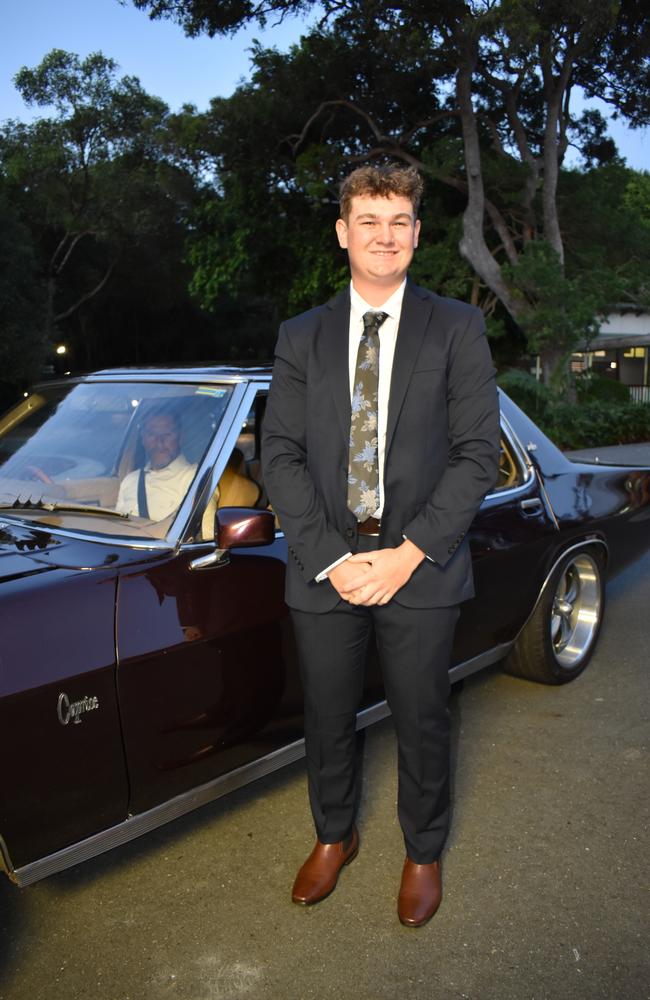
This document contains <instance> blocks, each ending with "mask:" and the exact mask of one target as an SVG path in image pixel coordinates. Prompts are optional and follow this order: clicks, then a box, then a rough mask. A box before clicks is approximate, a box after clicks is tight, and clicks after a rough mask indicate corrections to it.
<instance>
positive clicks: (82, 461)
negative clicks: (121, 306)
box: [0, 368, 650, 885]
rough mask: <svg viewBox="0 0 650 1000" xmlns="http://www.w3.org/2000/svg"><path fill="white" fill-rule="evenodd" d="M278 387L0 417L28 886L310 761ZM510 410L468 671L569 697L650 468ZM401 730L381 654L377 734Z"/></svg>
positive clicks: (462, 667) (642, 523) (18, 846)
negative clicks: (272, 447)
mask: <svg viewBox="0 0 650 1000" xmlns="http://www.w3.org/2000/svg"><path fill="white" fill-rule="evenodd" d="M270 378H271V373H270V371H269V370H267V369H248V370H243V369H227V368H201V369H193V370H183V371H181V370H178V371H157V370H145V371H138V372H134V371H108V372H101V373H99V374H95V375H90V376H88V377H85V378H81V379H74V380H69V381H66V382H52V383H48V384H47V385H43V386H40V387H38V388H37V389H36V390H35V391H34V392H33V393H32V394H31V395H30V396H28V397H27V398H25V399H24V400H23V401H22V402H21V403H20V404H19V405H18V406H16V407H15V408H14V409H13V410H11V411H10V412H9V413H7V414H5V416H4V417H2V418H0V581H1V582H0V602H1V603H0V612H1V615H2V619H1V621H2V627H1V630H0V759H1V760H2V762H3V770H2V800H1V802H0V865H1V866H2V867H4V869H5V870H6V871H7V873H8V874H9V876H10V878H12V879H13V880H14V881H15V882H17V883H18V884H19V885H27V884H29V883H30V882H33V881H35V880H37V879H39V878H43V877H44V876H46V875H49V874H51V873H53V872H57V871H60V870H62V869H64V868H67V867H68V866H70V865H74V864H77V863H78V862H80V861H83V860H85V859H86V858H90V857H92V856H93V855H96V854H98V853H100V852H102V851H106V850H108V849H109V848H111V847H114V846H116V845H118V844H121V843H124V842H125V841H128V840H130V839H132V838H134V837H137V836H139V835H140V834H143V833H146V832H147V831H148V830H151V829H153V828H154V827H156V826H158V825H160V824H162V823H165V822H167V821H168V820H171V819H174V818H175V817H177V816H180V815H181V814H183V813H185V812H188V811H189V810H191V809H195V808H196V807H197V806H200V805H202V804H203V803H205V802H208V801H210V800H211V799H214V798H216V797H218V796H220V795H223V794H224V793H226V792H228V791H230V790H231V789H233V788H235V787H237V786H239V785H242V784H244V783H246V782H249V781H251V780H253V779H254V778H256V777H259V776H260V775H263V774H266V773H267V772H269V771H272V770H274V769H275V768H278V767H280V766H281V765H282V764H285V763H287V762H289V761H292V760H295V759H296V758H298V757H300V756H301V755H302V754H303V739H302V715H301V700H302V699H301V691H300V684H299V680H298V676H297V671H296V661H295V655H294V645H293V638H292V633H291V627H290V622H289V617H288V614H287V609H286V607H285V604H284V601H283V586H284V569H285V564H286V544H285V540H284V537H283V535H282V531H281V530H280V529H279V528H278V526H277V525H276V524H275V519H274V516H273V513H272V511H271V510H269V508H268V497H267V496H266V493H265V490H264V483H263V482H262V480H261V475H260V454H259V451H260V448H259V445H260V430H261V426H262V423H263V420H264V408H265V404H266V394H267V392H268V388H269V382H270ZM501 403H502V451H501V466H500V480H499V483H498V484H497V486H496V488H495V489H494V492H492V493H491V494H489V496H487V497H486V499H485V501H484V502H483V504H482V506H481V509H480V512H479V514H478V516H477V517H476V520H475V521H474V524H473V527H472V531H471V549H472V553H473V559H474V567H475V577H476V584H477V596H476V598H475V599H474V600H472V601H470V602H468V603H467V604H465V605H464V606H463V610H462V616H461V620H460V625H459V627H458V632H457V639H456V644H455V648H454V657H453V668H452V671H451V675H452V679H453V680H457V679H459V678H462V677H464V676H466V675H468V674H471V673H473V672H474V671H476V670H479V669H481V668H482V667H484V666H487V665H489V664H493V663H496V662H497V661H503V662H504V665H505V668H506V669H507V670H509V671H511V672H513V673H516V674H519V675H521V676H523V677H527V678H530V679H533V680H537V681H542V682H546V683H556V684H558V683H563V682H565V681H570V680H572V679H573V678H574V677H576V676H577V675H578V674H579V673H580V672H581V671H582V670H583V669H584V667H585V666H586V664H587V662H588V659H589V657H590V654H591V653H592V651H593V648H594V644H595V642H596V638H597V635H598V630H599V627H600V624H601V621H602V616H603V608H604V598H605V593H604V579H605V576H606V575H607V574H610V573H613V572H616V571H617V570H618V569H620V568H621V567H622V566H624V565H625V564H626V563H627V562H629V561H630V560H631V559H633V558H635V557H636V556H638V555H639V554H640V553H641V552H643V551H645V549H647V548H648V547H649V546H650V470H648V469H645V468H621V467H614V466H612V467H606V466H603V465H587V464H580V465H578V464H574V463H571V462H570V461H568V460H567V459H566V458H565V457H564V456H563V455H562V454H561V453H560V452H559V451H558V450H557V449H556V448H555V447H554V446H553V445H552V444H551V443H550V442H549V441H548V439H547V438H545V437H544V435H543V434H541V433H540V431H539V430H538V429H537V428H536V427H535V425H534V424H533V423H532V422H531V421H530V420H529V419H528V418H527V417H526V416H524V414H523V413H522V412H521V411H520V410H519V409H518V408H517V407H516V406H515V405H514V404H513V403H512V402H511V401H510V400H509V399H508V398H507V397H506V396H503V395H502V397H501ZM156 448H158V449H159V450H160V449H164V448H167V449H168V451H169V454H174V452H175V455H174V458H173V464H172V462H169V463H168V464H167V465H164V466H163V467H162V468H161V467H160V463H159V464H158V466H156V463H155V459H154V457H152V456H154V455H155V449H156ZM147 449H149V450H147ZM152 470H153V471H154V472H155V473H156V475H157V477H158V479H157V480H156V476H152V478H151V482H153V481H154V480H156V482H158V480H159V493H158V494H157V497H158V499H157V500H156V503H155V504H154V503H153V501H152V502H151V509H149V506H148V504H147V502H146V490H145V491H144V492H145V499H144V501H143V496H142V493H143V489H142V483H143V482H144V481H145V476H148V475H150V473H151V471H152ZM386 714H387V708H386V703H385V701H384V696H383V692H382V686H381V678H380V675H379V671H378V668H377V663H376V660H375V658H374V657H371V659H370V661H369V663H368V670H367V678H366V687H365V693H364V700H363V703H362V705H361V706H360V711H359V719H358V724H359V727H363V726H366V725H368V724H369V723H371V722H373V721H374V720H376V719H379V718H381V717H383V716H384V715H386Z"/></svg>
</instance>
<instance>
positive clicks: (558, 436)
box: [530, 401, 650, 449]
mask: <svg viewBox="0 0 650 1000" xmlns="http://www.w3.org/2000/svg"><path fill="white" fill-rule="evenodd" d="M530 416H532V417H533V419H535V417H534V415H533V414H530ZM537 423H538V424H539V426H540V428H541V429H542V430H543V431H544V433H545V434H546V435H547V436H548V437H550V439H551V440H552V441H553V442H554V443H555V444H556V445H557V446H558V447H559V448H564V449H568V448H575V449H577V448H592V447H596V446H601V447H602V446H604V445H610V444H633V443H635V442H637V441H650V406H644V405H642V404H639V403H605V402H602V401H595V402H590V403H577V404H572V403H554V404H553V406H552V407H551V408H550V409H549V410H548V411H547V413H546V414H545V415H544V416H543V417H542V418H541V419H538V420H537Z"/></svg>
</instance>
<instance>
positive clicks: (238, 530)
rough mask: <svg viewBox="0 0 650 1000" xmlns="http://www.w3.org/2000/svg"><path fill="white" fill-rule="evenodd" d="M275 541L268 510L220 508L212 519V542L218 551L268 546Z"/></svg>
mask: <svg viewBox="0 0 650 1000" xmlns="http://www.w3.org/2000/svg"><path fill="white" fill-rule="evenodd" d="M274 539H275V518H274V516H273V513H272V511H270V510H251V508H250V507H221V508H220V510H218V511H217V513H216V514H215V518H214V540H215V542H216V543H217V548H218V549H237V548H243V547H252V546H254V545H270V544H271V542H272V541H273V540H274Z"/></svg>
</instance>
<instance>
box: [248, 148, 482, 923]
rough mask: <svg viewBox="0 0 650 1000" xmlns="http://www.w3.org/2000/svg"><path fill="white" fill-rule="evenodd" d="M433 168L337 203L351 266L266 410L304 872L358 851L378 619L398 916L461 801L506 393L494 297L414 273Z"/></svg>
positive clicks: (296, 335) (322, 883) (291, 325)
mask: <svg viewBox="0 0 650 1000" xmlns="http://www.w3.org/2000/svg"><path fill="white" fill-rule="evenodd" d="M421 193H422V181H421V179H420V177H419V175H418V174H417V172H416V171H415V170H413V169H410V168H408V169H405V168H401V167H398V166H394V165H389V166H385V167H363V168H360V169H358V170H355V171H354V172H353V173H352V174H350V176H349V177H347V178H346V179H345V180H344V181H343V184H342V186H341V215H340V218H339V220H338V221H337V223H336V233H337V236H338V240H339V244H340V246H341V247H342V248H343V249H345V250H347V252H348V259H349V264H350V271H351V279H352V280H351V284H350V286H349V288H347V289H346V290H345V291H344V292H342V293H341V294H340V295H338V296H337V297H336V298H334V299H332V301H330V302H328V303H327V304H325V305H323V306H320V307H318V308H316V309H312V310H310V311H308V312H306V313H303V314H302V315H300V316H296V317H294V318H293V319H290V320H288V321H287V322H285V323H283V324H282V326H281V328H280V334H279V338H278V343H277V347H276V359H275V367H274V375H273V384H272V389H271V393H270V397H269V402H268V406H267V411H266V416H265V421H264V440H263V462H264V476H265V483H266V486H267V489H268V493H269V497H270V500H271V503H272V505H273V507H274V509H275V511H276V513H277V515H278V517H279V520H280V524H281V527H282V529H283V530H284V533H285V535H286V538H287V541H288V545H289V552H290V556H291V558H290V559H289V565H288V566H287V584H286V599H287V603H288V605H289V607H290V608H291V613H292V620H293V625H294V631H295V635H296V640H297V644H298V652H299V657H300V661H301V671H302V679H303V687H304V692H305V738H306V753H307V773H308V782H309V796H310V803H311V808H312V813H313V817H314V823H315V827H316V834H317V841H316V845H315V847H314V850H313V851H312V853H311V855H310V856H309V858H308V859H307V861H306V862H305V863H304V865H303V866H302V868H301V869H300V871H299V872H298V876H297V878H296V881H295V884H294V887H293V897H292V898H293V900H294V902H296V903H302V904H311V903H317V902H319V901H320V900H321V899H323V898H325V896H327V895H328V894H329V893H330V892H331V891H332V890H333V889H334V888H335V886H336V882H337V879H338V876H339V873H340V871H341V869H342V867H343V866H344V865H345V864H348V863H349V862H350V861H352V860H353V858H354V857H355V856H356V854H357V850H358V842H359V841H358V833H357V829H356V827H355V824H354V819H355V816H354V811H355V803H356V801H357V795H356V780H357V773H356V760H355V749H356V741H355V718H356V711H357V708H358V704H359V699H360V696H361V691H362V684H363V666H364V661H365V655H366V649H367V644H368V642H369V641H370V639H371V636H372V635H373V634H374V637H375V639H376V642H377V647H378V651H379V657H380V663H381V667H382V673H383V677H384V685H385V690H386V697H387V699H388V703H389V706H390V709H391V712H392V715H393V719H394V723H395V728H396V732H397V739H398V747H399V772H398V774H399V793H398V813H399V819H400V823H401V826H402V830H403V834H404V841H405V845H406V860H405V862H404V868H403V872H402V882H401V886H400V891H399V896H398V915H399V918H400V920H401V921H402V923H403V924H405V925H406V926H410V927H418V926H421V925H422V924H424V923H426V921H427V920H428V919H429V918H430V917H431V916H433V914H434V913H435V912H436V910H437V908H438V906H439V903H440V899H441V895H442V883H441V875H440V854H441V851H442V847H443V843H444V840H445V836H446V833H447V827H448V817H449V715H448V708H447V700H448V694H449V675H448V670H449V659H450V654H451V647H452V641H453V635H454V629H455V626H456V621H457V618H458V605H459V603H460V602H461V601H464V600H467V599H468V598H469V597H471V596H472V594H473V586H472V570H471V560H470V554H469V548H468V544H467V541H466V539H465V534H466V532H467V530H468V528H469V526H470V524H471V522H472V519H473V517H474V515H475V513H476V511H477V510H478V507H479V505H480V503H481V500H482V498H483V497H484V495H485V494H486V493H487V492H488V491H489V489H490V488H491V487H492V486H493V484H494V482H495V480H496V474H497V466H498V454H499V418H498V401H497V394H496V388H495V382H494V368H493V366H492V362H491V358H490V353H489V349H488V346H487V342H486V338H485V327H484V323H483V317H482V314H481V313H480V311H479V310H478V309H475V308H474V307H472V306H468V305H466V304H464V303H461V302H457V301H455V300H453V299H444V298H440V297H439V296H437V295H435V294H434V293H432V292H429V291H427V290H425V289H422V288H418V287H416V286H415V285H413V284H412V283H411V282H409V281H408V280H407V270H408V267H409V265H410V263H411V260H412V257H413V252H414V250H415V248H416V247H417V245H418V239H419V234H420V222H419V220H418V218H417V213H418V206H419V201H420V197H421Z"/></svg>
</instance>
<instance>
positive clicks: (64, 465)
mask: <svg viewBox="0 0 650 1000" xmlns="http://www.w3.org/2000/svg"><path fill="white" fill-rule="evenodd" d="M231 391H232V387H231V386H217V385H204V386H202V385H178V384H171V383H170V384H165V383H138V382H85V383H81V384H72V385H65V386H61V385H58V386H49V387H48V386H46V387H40V388H39V389H38V390H37V391H36V392H34V393H33V394H32V395H31V396H29V397H28V398H27V399H25V400H24V401H23V402H22V403H20V404H19V405H18V406H17V407H15V408H14V409H13V410H11V411H9V413H8V414H5V416H4V417H2V418H0V508H1V509H2V514H3V516H4V515H5V514H6V513H7V512H8V511H11V510H15V511H16V513H17V514H18V513H19V514H20V516H21V517H30V518H34V519H38V520H43V521H46V522H48V523H55V524H57V525H58V526H62V527H67V528H74V529H75V530H87V531H92V532H94V533H97V532H100V533H106V534H111V535H126V536H133V535H138V536H140V537H151V538H163V537H164V536H165V534H166V532H167V531H168V529H169V527H170V526H171V524H172V523H173V520H174V516H175V514H176V512H177V510H178V508H179V506H180V505H181V503H182V501H183V500H184V498H185V496H186V495H187V492H188V490H189V488H190V486H191V484H192V482H193V480H194V478H195V476H196V473H197V470H198V467H199V465H200V463H201V461H202V459H203V457H204V455H205V453H206V450H207V448H208V446H209V444H210V442H211V440H212V438H213V437H214V434H215V433H216V431H217V429H218V427H219V425H220V423H221V420H222V417H223V414H224V412H225V409H226V405H227V402H228V399H229V396H230V393H231ZM75 508H81V510H76V509H75Z"/></svg>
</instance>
